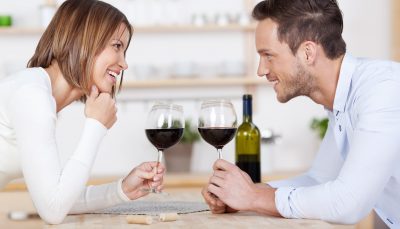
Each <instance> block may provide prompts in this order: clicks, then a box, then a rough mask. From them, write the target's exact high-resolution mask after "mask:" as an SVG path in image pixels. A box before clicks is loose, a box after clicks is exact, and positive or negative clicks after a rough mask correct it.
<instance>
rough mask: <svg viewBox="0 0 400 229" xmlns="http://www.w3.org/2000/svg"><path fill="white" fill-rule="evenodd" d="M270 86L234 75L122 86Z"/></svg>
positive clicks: (136, 82) (266, 82)
mask: <svg viewBox="0 0 400 229" xmlns="http://www.w3.org/2000/svg"><path fill="white" fill-rule="evenodd" d="M257 85H260V86H270V85H271V83H269V82H268V81H267V80H265V79H259V78H255V77H254V78H248V77H235V78H210V79H199V78H187V79H165V80H141V81H139V80H138V81H124V82H123V88H125V89H129V88H166V87H202V86H257Z"/></svg>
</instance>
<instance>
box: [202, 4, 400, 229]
mask: <svg viewBox="0 0 400 229" xmlns="http://www.w3.org/2000/svg"><path fill="white" fill-rule="evenodd" d="M253 17H254V18H255V19H256V20H257V21H258V25H257V29H256V48H257V51H258V53H259V56H260V62H259V67H258V75H259V76H260V77H263V76H265V77H266V78H267V79H268V80H269V81H270V82H272V83H273V85H274V90H275V92H276V94H277V99H278V100H279V101H280V102H282V103H284V102H287V101H289V100H290V99H292V98H294V97H296V96H308V97H309V98H311V99H312V100H313V101H314V102H316V103H317V104H321V105H323V106H324V107H325V109H326V110H327V112H328V116H329V127H328V130H327V133H326V135H325V137H324V139H323V141H322V143H321V146H320V149H319V151H318V153H317V156H316V159H315V161H314V163H313V165H312V167H311V169H310V170H309V171H308V172H306V173H305V174H303V175H300V176H298V177H295V178H292V179H288V180H282V181H276V182H270V183H269V184H268V185H265V184H253V182H252V181H251V179H250V178H249V176H248V175H247V174H246V173H244V172H243V171H241V170H240V169H239V168H238V167H236V166H235V165H233V164H231V163H229V162H227V161H224V160H218V161H216V163H215V164H214V174H213V176H212V177H211V178H210V181H209V184H208V185H207V186H206V187H205V188H204V189H203V191H202V194H203V196H204V198H205V200H206V202H207V203H208V205H209V206H210V209H211V210H212V212H213V213H224V212H235V211H238V210H245V211H255V212H259V213H262V214H266V215H274V216H282V217H286V218H308V219H322V220H326V221H329V222H335V223H344V224H354V223H356V222H358V221H360V220H361V219H362V218H364V217H365V216H366V215H367V214H368V213H369V212H370V211H371V210H372V209H374V210H375V211H376V212H377V214H378V215H379V216H380V217H381V218H382V220H383V221H384V222H385V223H386V224H387V225H388V226H390V227H393V228H398V227H400V166H398V164H399V163H400V64H398V63H395V62H389V61H378V60H370V59H360V58H355V57H352V56H350V55H349V54H347V53H346V44H345V42H344V41H343V39H342V30H343V19H342V14H341V11H340V9H339V7H338V5H337V2H336V0H284V1H283V0H265V1H262V2H260V3H259V4H258V5H257V6H256V7H255V8H254V10H253Z"/></svg>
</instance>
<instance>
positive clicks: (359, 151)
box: [275, 80, 400, 224]
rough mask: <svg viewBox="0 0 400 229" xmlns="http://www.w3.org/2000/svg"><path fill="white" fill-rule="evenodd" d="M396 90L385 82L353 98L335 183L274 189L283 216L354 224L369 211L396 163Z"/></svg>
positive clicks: (399, 128) (399, 93)
mask: <svg viewBox="0 0 400 229" xmlns="http://www.w3.org/2000/svg"><path fill="white" fill-rule="evenodd" d="M399 87H400V85H399V83H398V82H393V81H389V80H388V81H384V82H381V83H379V84H377V85H375V86H374V88H372V89H371V90H369V91H368V94H364V95H363V96H362V97H359V98H357V102H356V104H354V105H355V107H354V109H355V110H356V112H357V113H356V114H353V115H354V117H356V118H357V120H356V122H355V123H354V125H353V126H354V132H353V137H352V141H351V142H350V148H349V153H348V155H347V157H346V159H345V162H344V164H343V167H342V168H341V170H340V172H339V174H338V176H337V178H336V179H334V180H332V181H328V182H324V183H321V184H319V185H314V186H309V187H290V186H287V187H281V188H278V189H277V191H276V193H275V203H276V206H277V208H278V211H279V212H280V213H281V215H282V216H284V217H287V218H311V219H322V220H326V221H330V222H335V223H348V224H353V223H356V222H358V221H359V220H361V219H362V218H363V217H365V216H366V215H367V214H368V213H369V212H370V211H371V210H372V208H373V206H374V205H375V203H376V202H377V200H378V198H379V196H380V195H381V194H382V193H383V190H384V188H385V185H386V184H387V182H388V181H389V179H390V177H391V175H392V173H393V171H394V169H395V168H396V166H398V165H397V164H398V162H399V161H400V154H399V152H400V141H399V138H398V136H400V100H399V99H398V98H400V90H399V89H398V88H399Z"/></svg>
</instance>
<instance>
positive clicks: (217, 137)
mask: <svg viewBox="0 0 400 229" xmlns="http://www.w3.org/2000/svg"><path fill="white" fill-rule="evenodd" d="M198 130H199V133H200V135H201V137H202V138H203V139H204V140H205V141H206V142H208V144H210V145H213V146H214V147H215V148H217V149H222V148H223V147H224V146H225V145H226V144H227V143H228V142H230V141H231V140H232V139H233V137H234V136H235V133H236V128H232V127H209V128H207V127H202V128H199V129H198Z"/></svg>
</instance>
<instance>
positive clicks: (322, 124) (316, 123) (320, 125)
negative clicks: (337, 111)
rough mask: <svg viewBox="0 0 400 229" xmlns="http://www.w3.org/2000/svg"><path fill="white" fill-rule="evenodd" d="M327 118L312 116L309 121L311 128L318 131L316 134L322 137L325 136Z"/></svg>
mask: <svg viewBox="0 0 400 229" xmlns="http://www.w3.org/2000/svg"><path fill="white" fill-rule="evenodd" d="M328 122H329V120H328V118H321V119H317V118H313V119H312V121H311V126H310V127H311V129H312V130H314V131H316V132H317V133H318V136H319V137H320V138H321V139H322V138H324V136H325V133H326V130H327V129H328Z"/></svg>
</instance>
